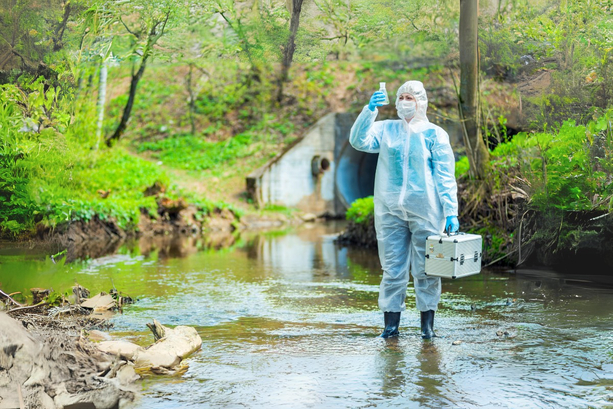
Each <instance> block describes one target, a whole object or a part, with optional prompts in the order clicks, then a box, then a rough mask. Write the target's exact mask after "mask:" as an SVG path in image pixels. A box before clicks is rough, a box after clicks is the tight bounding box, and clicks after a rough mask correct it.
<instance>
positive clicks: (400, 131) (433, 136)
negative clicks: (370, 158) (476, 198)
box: [349, 81, 458, 312]
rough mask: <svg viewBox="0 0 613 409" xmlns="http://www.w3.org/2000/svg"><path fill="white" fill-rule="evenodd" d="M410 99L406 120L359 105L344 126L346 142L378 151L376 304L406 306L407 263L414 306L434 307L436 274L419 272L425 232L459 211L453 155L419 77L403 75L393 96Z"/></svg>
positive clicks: (438, 229) (398, 308)
mask: <svg viewBox="0 0 613 409" xmlns="http://www.w3.org/2000/svg"><path fill="white" fill-rule="evenodd" d="M403 93H409V94H411V95H413V96H414V97H415V99H416V103H417V106H416V112H415V115H414V117H413V118H412V119H411V121H410V123H407V121H405V120H404V119H399V120H385V121H378V122H375V118H376V117H377V113H378V111H377V110H375V112H372V111H371V110H370V109H369V108H368V107H367V106H366V107H364V109H363V110H362V112H361V113H360V115H359V116H358V118H357V120H356V121H355V123H354V124H353V127H352V128H351V134H350V137H349V141H350V143H351V145H352V146H353V147H354V148H355V149H357V150H359V151H363V152H371V153H379V159H378V162H377V171H376V175H375V194H374V202H375V229H376V232H377V242H378V246H379V258H380V260H381V266H382V268H383V278H382V280H381V287H380V291H379V308H381V310H382V311H384V312H386V311H387V312H399V311H404V310H405V309H406V306H405V297H406V290H407V284H408V281H409V268H410V271H411V274H412V275H413V279H414V287H415V298H416V304H417V309H418V310H420V311H428V310H434V311H436V310H437V307H438V302H439V300H440V297H441V279H440V278H438V277H428V276H426V275H425V272H424V266H425V247H426V238H427V237H428V236H431V235H435V234H441V232H443V230H444V225H445V218H446V217H447V216H457V215H458V203H457V185H456V180H455V159H454V156H453V152H452V150H451V145H450V144H449V135H447V132H445V131H444V130H443V129H442V128H440V127H438V126H436V125H434V124H431V123H430V121H428V118H427V117H426V110H427V107H428V97H427V95H426V90H425V89H424V86H423V84H422V83H421V82H419V81H408V82H406V83H405V84H403V85H402V86H401V87H400V88H399V89H398V93H397V96H396V106H397V107H398V106H399V105H398V104H399V99H398V98H399V97H400V95H401V94H403Z"/></svg>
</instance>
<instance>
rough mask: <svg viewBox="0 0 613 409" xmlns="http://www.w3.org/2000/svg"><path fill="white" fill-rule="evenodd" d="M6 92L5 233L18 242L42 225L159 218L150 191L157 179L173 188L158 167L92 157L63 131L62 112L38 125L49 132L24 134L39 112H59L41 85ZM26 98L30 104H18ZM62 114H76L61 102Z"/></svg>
mask: <svg viewBox="0 0 613 409" xmlns="http://www.w3.org/2000/svg"><path fill="white" fill-rule="evenodd" d="M35 84H36V82H35ZM50 89H51V88H50ZM0 91H1V92H2V98H0V100H1V101H2V102H0V141H1V142H2V143H1V144H0V175H1V176H2V177H0V229H1V230H2V232H4V234H8V235H10V236H16V235H18V234H21V233H22V232H24V231H32V230H33V229H34V227H35V225H36V224H37V223H40V224H41V225H42V226H44V227H45V228H53V227H55V226H56V225H58V224H59V223H62V222H67V221H72V220H86V221H87V220H90V219H91V218H93V217H94V216H97V217H100V218H102V219H105V218H108V217H114V218H116V219H117V221H118V223H119V224H120V226H123V227H126V226H128V225H135V224H136V223H137V222H138V217H139V209H140V208H145V209H149V210H150V213H155V210H156V208H157V206H156V203H155V201H154V199H153V198H152V197H145V196H144V194H143V192H144V190H145V188H146V187H148V186H151V185H152V184H153V183H154V182H155V181H161V182H162V183H164V184H168V179H167V177H166V176H165V175H164V174H163V173H162V172H161V171H160V170H159V168H158V167H157V166H156V165H154V164H152V163H149V162H147V161H144V160H142V159H140V158H137V157H134V156H132V155H130V154H128V153H127V152H125V151H124V150H123V149H115V150H112V151H104V152H100V153H96V152H93V151H91V150H90V149H89V148H87V147H84V146H82V145H81V144H80V143H79V142H80V141H78V140H76V139H75V138H73V137H72V136H69V137H67V136H65V135H63V134H61V133H59V132H58V130H62V129H64V128H65V127H67V126H68V123H67V122H62V121H61V120H55V118H56V116H55V115H56V114H54V115H51V120H49V116H48V115H46V114H45V120H43V121H39V122H40V123H39V125H37V126H36V128H38V127H43V126H47V127H45V128H43V129H42V130H40V132H33V131H29V130H26V129H25V128H24V129H22V128H23V126H24V124H25V125H28V124H30V123H33V122H32V117H33V116H34V117H35V112H38V110H41V109H42V108H44V111H43V112H46V113H48V112H52V110H51V105H46V104H49V98H47V97H44V96H43V97H40V96H38V95H36V93H38V92H41V91H40V90H38V88H37V87H34V88H33V90H32V89H31V90H30V92H29V93H26V92H23V91H21V90H19V89H17V88H16V87H13V86H9V85H5V86H2V88H1V89H0ZM33 95H34V96H33ZM54 95H55V94H54ZM24 99H25V100H27V101H29V104H27V105H26V104H23V103H21V104H20V105H18V103H19V102H21V101H23V100H24ZM24 106H25V108H24ZM41 107H42V108H41ZM56 111H57V118H62V116H63V115H68V114H67V113H65V111H63V110H62V109H60V108H59V104H58V108H57V110H56ZM28 114H29V115H30V116H29V117H28V116H26V115H28ZM52 126H54V127H52ZM69 135H71V134H70V133H69ZM99 191H105V192H109V193H108V197H107V198H105V199H103V198H102V197H101V195H100V193H99Z"/></svg>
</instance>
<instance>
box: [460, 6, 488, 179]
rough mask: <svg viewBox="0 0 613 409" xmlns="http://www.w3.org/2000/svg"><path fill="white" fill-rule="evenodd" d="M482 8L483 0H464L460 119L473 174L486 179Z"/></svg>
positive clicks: (461, 19)
mask: <svg viewBox="0 0 613 409" xmlns="http://www.w3.org/2000/svg"><path fill="white" fill-rule="evenodd" d="M478 11H479V0H460V120H461V121H462V124H463V130H464V144H465V145H466V156H468V161H469V164H470V170H469V175H470V176H471V177H473V178H475V179H480V180H483V179H485V178H486V176H487V174H488V169H489V151H488V149H487V147H486V146H485V143H484V142H483V138H482V137H481V132H480V123H479V56H478V40H477V23H478Z"/></svg>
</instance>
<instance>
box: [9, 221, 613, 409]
mask: <svg viewBox="0 0 613 409" xmlns="http://www.w3.org/2000/svg"><path fill="white" fill-rule="evenodd" d="M341 227H342V224H338V223H328V224H316V225H306V226H303V227H300V228H296V229H295V230H292V231H289V232H285V233H267V234H251V235H246V236H245V237H242V238H240V239H239V240H238V241H236V242H235V243H234V245H232V246H231V247H229V248H222V249H213V248H209V247H208V246H207V245H206V244H205V243H203V242H202V241H201V240H197V239H194V238H183V239H176V240H172V241H170V242H167V243H166V245H164V246H160V247H159V248H154V249H152V248H150V247H143V246H139V245H138V244H136V245H131V246H124V247H122V248H121V249H120V250H119V252H118V253H117V254H114V255H111V256H107V257H103V258H99V259H94V260H85V261H77V262H73V263H67V264H64V263H62V262H61V261H60V262H57V263H56V262H54V261H53V260H51V259H50V258H49V257H48V256H47V257H44V256H41V254H40V252H38V251H37V250H36V249H32V250H26V249H23V248H14V247H11V246H6V245H4V246H2V247H0V283H1V286H2V288H3V289H4V290H5V291H11V292H12V291H24V292H25V291H27V289H29V288H30V287H45V288H49V287H53V288H54V289H56V290H62V291H64V290H66V289H68V288H69V287H70V286H72V285H73V284H74V283H75V282H78V283H79V284H81V285H83V286H85V287H86V288H89V289H91V290H93V291H100V290H104V291H108V290H110V289H111V288H112V287H113V286H115V287H116V288H117V289H118V290H120V291H121V292H123V293H125V294H128V295H130V296H132V297H135V298H137V299H138V301H137V302H136V303H135V304H134V305H130V306H128V307H126V308H125V309H124V312H123V314H120V315H117V316H116V317H115V318H113V319H112V322H113V324H114V328H113V329H112V330H111V334H112V335H113V336H114V337H118V338H126V339H129V340H131V341H134V342H137V343H139V344H142V345H146V344H149V343H150V342H152V336H151V334H150V333H149V330H148V329H147V328H146V326H145V324H146V323H147V322H151V320H152V319H153V318H155V319H157V320H159V321H160V322H161V323H162V324H165V325H170V326H174V325H189V326H194V327H196V329H197V330H198V332H199V333H200V335H201V337H202V339H203V344H202V350H201V351H200V352H198V353H196V354H195V355H193V356H192V357H191V358H189V360H188V362H189V370H188V371H187V372H186V373H185V374H184V375H182V376H178V377H158V376H152V377H147V378H145V379H144V380H143V381H142V383H143V397H142V399H141V400H140V401H139V404H138V406H137V407H138V408H160V409H161V408H164V409H169V408H604V407H613V355H612V349H611V346H612V345H613V332H612V329H613V286H611V285H608V284H603V283H602V282H596V281H599V280H598V276H597V275H596V276H589V277H587V276H583V277H569V276H561V275H558V274H556V273H555V272H552V271H541V270H517V271H513V270H510V271H509V270H487V269H486V270H484V271H483V272H482V273H481V274H479V275H475V276H470V277H465V278H462V279H458V280H453V281H452V280H445V281H444V282H443V296H442V300H441V304H440V309H439V311H438V312H437V316H436V320H435V329H436V331H437V335H439V337H437V338H435V339H433V340H432V341H423V340H422V339H421V338H420V336H419V314H418V312H417V311H416V310H415V304H414V294H413V291H412V289H411V288H409V292H408V297H407V311H406V312H405V313H403V315H402V320H401V336H400V337H399V338H397V339H392V340H384V339H382V338H380V337H378V335H379V334H380V332H381V330H382V320H383V319H382V314H381V312H379V311H378V309H377V293H378V284H379V280H380V268H379V263H378V259H377V256H376V253H375V252H373V251H366V250H360V249H351V248H341V247H338V246H336V245H335V244H334V242H333V239H334V234H335V233H336V232H338V230H339V228H341Z"/></svg>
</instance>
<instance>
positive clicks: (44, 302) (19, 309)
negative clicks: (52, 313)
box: [7, 301, 49, 314]
mask: <svg viewBox="0 0 613 409" xmlns="http://www.w3.org/2000/svg"><path fill="white" fill-rule="evenodd" d="M48 304H49V303H48V302H47V301H41V302H39V303H38V304H35V305H26V306H21V307H18V308H13V309H11V310H8V311H7V314H10V313H12V312H17V311H26V310H33V309H34V308H37V307H42V306H44V305H48Z"/></svg>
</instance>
